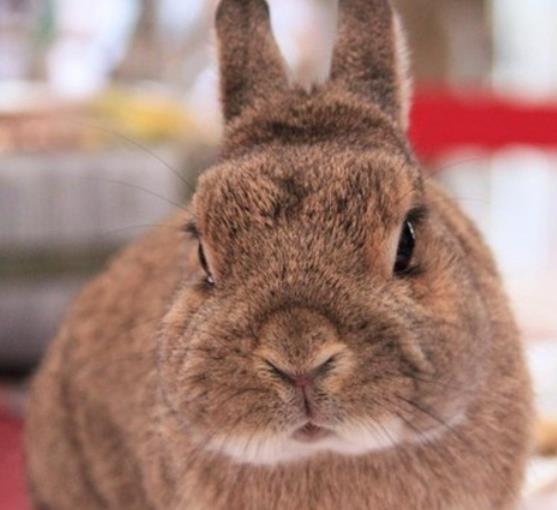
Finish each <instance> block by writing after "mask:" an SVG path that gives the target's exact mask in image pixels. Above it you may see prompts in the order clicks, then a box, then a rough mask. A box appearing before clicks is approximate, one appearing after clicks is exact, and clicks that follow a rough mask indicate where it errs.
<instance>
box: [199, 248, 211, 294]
mask: <svg viewBox="0 0 557 510" xmlns="http://www.w3.org/2000/svg"><path fill="white" fill-rule="evenodd" d="M197 255H198V257H199V265H200V266H201V268H202V269H203V271H205V275H206V278H205V281H206V282H207V284H208V285H210V286H211V287H212V286H213V285H214V284H215V279H214V278H213V275H212V274H211V270H210V269H209V264H207V257H205V252H204V251H203V246H202V245H201V243H199V245H198V249H197Z"/></svg>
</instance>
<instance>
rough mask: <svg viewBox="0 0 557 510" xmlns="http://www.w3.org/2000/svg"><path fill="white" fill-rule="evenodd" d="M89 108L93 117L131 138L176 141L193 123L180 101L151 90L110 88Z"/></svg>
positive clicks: (190, 129)
mask: <svg viewBox="0 0 557 510" xmlns="http://www.w3.org/2000/svg"><path fill="white" fill-rule="evenodd" d="M91 108H92V115H93V116H94V117H96V118H100V119H101V120H102V122H103V123H104V122H107V121H108V122H109V126H110V128H111V129H114V131H115V132H116V133H117V134H119V135H123V136H126V137H129V138H130V139H133V140H141V141H146V142H160V141H166V140H176V139H179V138H181V137H183V136H185V135H187V134H188V132H190V131H192V130H193V129H194V126H195V123H194V121H193V119H191V117H190V116H189V115H188V114H187V111H186V110H185V108H184V107H183V105H182V104H180V103H179V102H177V101H175V100H172V99H170V98H168V97H166V96H163V95H161V94H156V93H152V92H135V91H122V90H110V91H108V92H106V93H105V94H103V95H101V96H99V97H98V98H97V99H95V100H94V101H93V102H92V104H91Z"/></svg>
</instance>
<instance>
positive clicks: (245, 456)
mask: <svg viewBox="0 0 557 510" xmlns="http://www.w3.org/2000/svg"><path fill="white" fill-rule="evenodd" d="M404 439H405V434H404V425H403V423H402V421H401V420H399V419H398V418H392V419H388V420H383V421H381V422H378V423H376V424H364V423H360V422H358V423H348V424H346V425H343V426H342V427H340V428H338V429H336V434H335V435H332V436H330V437H326V438H324V439H321V440H319V441H316V442H311V443H305V442H299V441H296V440H295V439H293V438H292V437H291V436H290V435H280V436H278V435H271V434H264V433H261V434H254V435H253V436H246V437H241V436H235V437H230V436H229V437H226V438H224V437H223V438H219V437H216V438H213V439H212V440H211V442H210V443H209V444H208V445H207V448H208V449H209V450H212V451H215V452H219V453H223V454H225V455H227V456H228V457H230V458H232V459H233V460H235V461H237V462H239V463H242V464H255V465H273V464H280V463H286V462H294V461H297V460H302V459H304V458H307V457H310V456H312V455H316V454H319V453H325V452H332V453H338V454H340V455H349V456H358V455H365V454H367V453H371V452H376V451H381V450H386V449H389V448H395V447H397V446H398V445H400V444H401V443H403V442H404Z"/></svg>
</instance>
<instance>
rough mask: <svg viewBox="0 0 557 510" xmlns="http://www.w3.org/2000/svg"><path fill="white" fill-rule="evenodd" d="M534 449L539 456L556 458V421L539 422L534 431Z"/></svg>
mask: <svg viewBox="0 0 557 510" xmlns="http://www.w3.org/2000/svg"><path fill="white" fill-rule="evenodd" d="M536 449H537V453H538V454H539V455H543V456H545V457H551V456H557V419H555V420H541V421H540V423H539V424H538V426H537V430H536Z"/></svg>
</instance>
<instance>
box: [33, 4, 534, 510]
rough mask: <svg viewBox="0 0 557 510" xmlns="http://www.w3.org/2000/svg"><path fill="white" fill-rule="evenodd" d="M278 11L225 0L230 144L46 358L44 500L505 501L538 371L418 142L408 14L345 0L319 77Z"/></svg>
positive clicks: (495, 506)
mask: <svg viewBox="0 0 557 510" xmlns="http://www.w3.org/2000/svg"><path fill="white" fill-rule="evenodd" d="M269 26H270V25H269V17H268V10H267V8H266V5H265V3H264V2H263V0H223V2H222V4H221V6H220V9H219V12H218V15H217V31H218V35H219V38H220V41H221V45H220V62H221V76H222V102H223V111H224V116H225V119H226V133H225V142H224V146H223V152H222V158H221V161H220V162H219V164H218V165H216V166H215V167H214V168H212V169H211V170H209V171H208V172H207V173H206V174H205V175H204V176H203V177H202V178H201V181H200V184H199V188H198V191H197V192H196V195H195V197H194V200H193V203H192V205H191V208H190V210H189V211H188V212H186V213H182V212H181V213H179V214H177V215H176V217H175V218H173V219H172V220H171V221H170V223H169V225H166V226H165V227H161V228H159V229H155V230H154V231H152V232H151V233H150V234H148V235H147V236H146V237H145V238H144V239H142V240H140V241H139V242H137V243H136V244H134V245H133V246H131V247H130V248H128V249H127V250H125V251H124V252H123V253H122V254H121V255H119V256H118V257H117V258H116V259H115V260H114V261H113V262H112V264H111V265H110V267H109V268H108V269H107V270H106V271H105V272H104V273H103V274H102V275H101V276H99V277H98V278H97V279H96V280H95V281H94V282H92V283H91V284H90V285H89V286H88V287H87V288H86V289H85V290H84V292H83V293H82V294H81V296H80V297H79V299H78V300H77V301H76V303H75V304H74V306H73V308H72V310H71V312H70V314H69V317H68V319H67V320H66V322H65V323H64V324H63V325H62V327H61V330H60V332H59V334H58V337H57V338H56V340H55V341H54V343H53V345H52V346H51V348H50V350H49V353H48V356H47V357H46V359H45V361H44V362H43V365H42V367H41V369H40V371H39V373H38V375H37V377H36V379H35V381H34V384H33V391H32V398H31V401H30V405H29V414H28V424H27V457H28V468H29V479H30V486H31V488H32V495H33V499H34V502H35V505H36V508H38V509H56V510H66V509H67V510H70V509H76V508H79V509H84V510H97V509H101V508H102V509H107V508H109V509H122V508H125V509H127V510H135V509H137V510H147V509H158V510H163V509H164V510H167V509H173V510H190V509H194V510H201V509H214V510H218V509H231V510H235V509H238V510H240V509H242V510H259V509H262V508H265V509H268V510H273V509H284V508H296V509H308V510H309V509H320V510H333V509H335V510H336V509H339V508H342V509H373V510H398V509H410V508H411V509H413V510H484V509H485V510H510V509H511V508H513V507H514V505H515V504H516V501H517V497H518V494H519V492H520V488H521V483H522V478H523V472H524V465H525V461H526V458H527V454H528V450H529V439H528V438H529V432H530V418H529V417H530V415H531V394H530V386H529V379H528V376H527V373H526V370H525V365H524V360H523V354H522V350H521V346H520V342H519V337H518V334H517V330H516V327H515V325H514V321H513V317H512V315H511V313H510V311H509V308H508V305H507V300H506V298H505V296H504V294H503V292H502V290H501V285H500V280H499V276H498V274H497V271H496V268H495V266H494V263H493V261H492V258H491V255H490V253H489V251H488V250H487V249H486V247H485V246H484V244H483V242H482V240H481V238H480V236H479V234H478V232H477V231H476V229H475V228H474V227H473V226H472V225H471V224H470V222H469V221H468V220H467V219H466V218H465V217H464V216H463V214H462V213H461V212H460V210H459V209H458V207H457V206H456V205H455V204H454V203H453V202H452V200H450V199H449V198H447V196H446V195H445V194H444V193H443V192H442V191H441V190H440V189H439V188H438V187H437V186H436V185H435V184H434V183H432V182H431V181H429V180H427V179H426V178H424V176H423V175H422V173H421V171H420V169H419V167H418V165H417V164H416V162H415V160H414V157H413V155H412V152H411V150H410V148H409V146H408V143H407V141H406V139H405V135H404V126H405V125H406V121H407V119H406V112H407V105H406V104H405V101H406V99H407V95H408V94H407V93H406V92H405V86H404V84H403V79H402V77H403V75H404V71H403V69H402V68H401V66H402V64H401V57H400V55H401V54H402V53H401V48H400V42H397V41H399V39H398V37H397V33H399V29H398V28H397V23H396V22H395V18H394V13H393V12H392V10H391V7H390V5H389V4H388V3H387V2H386V1H384V0H341V1H340V6H339V35H338V39H337V43H336V47H335V52H334V58H333V62H332V70H331V77H330V80H329V81H328V82H327V83H326V84H324V85H322V86H320V87H319V88H316V89H315V90H313V91H311V92H309V93H308V92H305V91H303V90H299V89H291V88H289V85H288V80H287V77H286V73H285V71H284V65H283V62H282V60H281V57H280V55H279V53H278V51H277V48H276V45H275V43H274V40H273V38H272V34H271V31H270V28H269ZM410 211H419V214H417V217H416V218H415V221H414V228H415V232H416V248H415V253H414V256H413V262H412V271H410V272H408V273H407V274H405V275H396V274H393V266H394V258H395V254H396V251H397V245H398V241H399V237H400V234H401V229H402V227H403V225H404V222H405V219H406V217H407V215H408V214H409V212H410ZM415 215H416V214H415ZM185 224H187V225H188V229H187V230H189V231H190V232H193V233H194V238H193V239H191V238H190V239H188V238H187V237H186V236H185V235H184V233H183V232H182V231H181V227H182V226H183V225H185ZM199 243H202V246H203V250H204V253H205V257H204V259H205V260H206V265H207V269H208V270H209V271H210V273H211V278H212V279H213V280H214V285H211V281H209V280H208V279H207V276H206V275H205V273H204V271H203V269H202V268H201V265H202V264H200V263H199V262H198V260H197V250H198V244H199ZM202 262H204V260H203V258H202ZM308 427H309V430H310V431H311V430H313V432H315V430H316V429H317V427H321V428H320V429H317V430H318V432H317V435H308V434H306V432H307V430H308ZM324 430H325V431H327V430H328V431H329V432H325V433H324V435H322V436H321V435H320V434H322V433H323V431H324ZM304 434H305V435H304ZM310 436H311V437H310Z"/></svg>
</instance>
